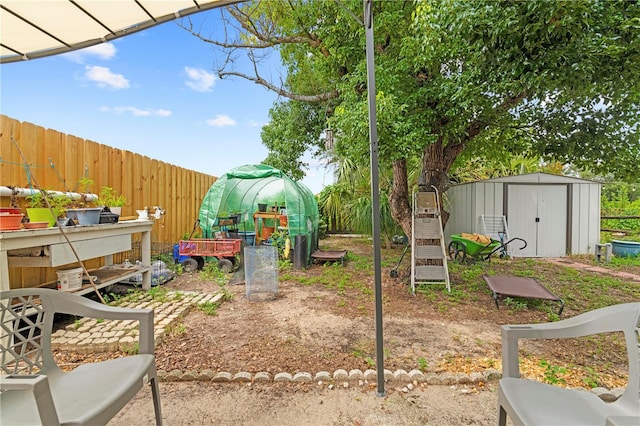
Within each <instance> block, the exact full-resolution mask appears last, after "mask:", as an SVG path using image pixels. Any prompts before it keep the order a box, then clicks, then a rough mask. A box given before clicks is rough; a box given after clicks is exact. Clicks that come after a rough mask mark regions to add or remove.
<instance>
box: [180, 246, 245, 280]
mask: <svg viewBox="0 0 640 426" xmlns="http://www.w3.org/2000/svg"><path fill="white" fill-rule="evenodd" d="M241 247H242V240H241V239H219V238H215V239H212V238H211V239H210V238H195V239H190V240H181V241H180V242H179V243H178V253H179V255H180V258H181V259H182V261H181V264H182V266H183V267H184V270H185V271H187V272H192V271H195V270H198V269H202V267H203V266H204V261H205V258H206V257H215V258H216V259H217V260H218V269H220V270H221V271H223V272H233V271H234V270H235V269H236V268H237V267H238V264H239V262H238V255H239V254H240V250H241ZM184 256H187V257H186V258H184Z"/></svg>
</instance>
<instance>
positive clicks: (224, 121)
mask: <svg viewBox="0 0 640 426" xmlns="http://www.w3.org/2000/svg"><path fill="white" fill-rule="evenodd" d="M207 124H208V125H209V126H213V127H224V126H235V125H236V120H234V119H233V118H231V117H229V116H228V115H223V114H218V115H216V118H210V119H208V120H207Z"/></svg>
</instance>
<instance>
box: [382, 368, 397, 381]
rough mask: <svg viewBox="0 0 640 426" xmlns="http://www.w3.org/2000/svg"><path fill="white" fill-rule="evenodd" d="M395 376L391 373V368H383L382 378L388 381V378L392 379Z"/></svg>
mask: <svg viewBox="0 0 640 426" xmlns="http://www.w3.org/2000/svg"><path fill="white" fill-rule="evenodd" d="M394 378H395V376H394V375H393V372H392V371H391V370H387V369H386V368H385V370H384V380H385V381H389V380H393V379H394Z"/></svg>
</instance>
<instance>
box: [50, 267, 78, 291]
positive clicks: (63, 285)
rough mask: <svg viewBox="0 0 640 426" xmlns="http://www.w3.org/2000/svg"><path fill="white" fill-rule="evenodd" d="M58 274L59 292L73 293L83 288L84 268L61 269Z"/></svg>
mask: <svg viewBox="0 0 640 426" xmlns="http://www.w3.org/2000/svg"><path fill="white" fill-rule="evenodd" d="M56 274H58V290H62V291H72V290H78V289H79V288H81V287H82V268H74V269H60V270H58V271H56Z"/></svg>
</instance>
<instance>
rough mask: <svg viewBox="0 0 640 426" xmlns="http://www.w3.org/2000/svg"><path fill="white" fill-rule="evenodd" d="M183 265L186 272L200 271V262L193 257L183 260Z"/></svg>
mask: <svg viewBox="0 0 640 426" xmlns="http://www.w3.org/2000/svg"><path fill="white" fill-rule="evenodd" d="M181 265H182V268H183V269H184V271H185V272H195V271H197V270H198V261H197V260H195V259H194V258H192V257H189V258H187V259H185V260H183V261H182V262H181Z"/></svg>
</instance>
